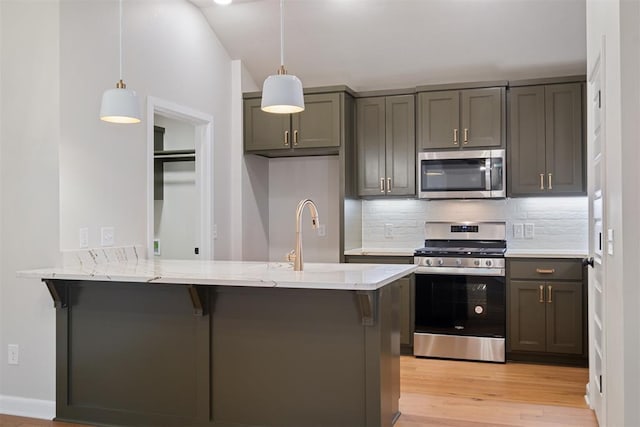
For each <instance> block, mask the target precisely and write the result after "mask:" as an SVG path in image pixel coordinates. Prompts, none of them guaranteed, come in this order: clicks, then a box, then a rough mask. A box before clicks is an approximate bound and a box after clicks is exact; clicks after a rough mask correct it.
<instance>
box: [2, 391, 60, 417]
mask: <svg viewBox="0 0 640 427" xmlns="http://www.w3.org/2000/svg"><path fill="white" fill-rule="evenodd" d="M0 414H5V415H14V416H17V417H28V418H39V419H42V420H52V419H54V418H55V416H56V402H55V401H54V400H40V399H27V398H25V397H16V396H5V395H1V394H0Z"/></svg>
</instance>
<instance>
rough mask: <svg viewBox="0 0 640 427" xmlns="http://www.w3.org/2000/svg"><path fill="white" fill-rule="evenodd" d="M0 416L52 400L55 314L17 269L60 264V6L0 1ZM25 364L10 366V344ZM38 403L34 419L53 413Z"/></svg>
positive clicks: (36, 284) (38, 287) (37, 286)
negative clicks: (26, 403)
mask: <svg viewBox="0 0 640 427" xmlns="http://www.w3.org/2000/svg"><path fill="white" fill-rule="evenodd" d="M0 11H1V21H0V39H1V44H0V57H1V58H2V61H1V62H0V75H1V77H2V78H1V80H0V91H1V93H2V96H1V97H0V106H1V107H0V109H1V119H0V122H2V128H1V130H0V195H1V199H0V204H1V205H2V213H1V218H0V235H1V237H2V239H1V240H0V251H1V253H2V256H1V257H0V271H1V277H0V293H1V299H0V326H1V329H0V338H1V339H0V378H1V381H0V412H12V411H13V410H14V409H15V408H16V407H17V406H18V405H16V403H18V404H22V403H24V402H22V401H21V400H20V398H24V397H26V398H31V399H45V400H47V401H50V400H51V399H53V397H54V388H55V382H54V379H55V377H54V372H55V354H54V331H55V327H54V325H55V311H54V309H53V308H52V305H53V304H52V301H51V298H50V296H49V294H48V292H47V290H46V287H45V286H44V285H43V284H42V283H41V282H40V281H38V280H26V279H17V278H16V277H15V276H16V274H15V272H16V270H20V269H28V268H35V267H41V266H46V265H55V264H56V262H57V260H58V253H59V252H58V248H59V238H58V223H59V219H58V210H59V202H58V145H59V142H60V122H59V102H60V92H59V85H58V82H59V78H60V73H59V40H60V38H59V6H58V3H57V2H54V1H42V2H24V1H1V2H0ZM9 343H11V344H18V345H19V346H20V364H19V365H11V366H9V365H7V359H6V357H7V344H9ZM32 403H34V404H33V405H32V406H31V407H30V410H31V411H33V412H31V413H32V414H36V415H37V414H42V411H44V413H47V412H51V411H52V409H53V407H52V405H51V404H50V402H45V404H44V405H40V404H38V401H32Z"/></svg>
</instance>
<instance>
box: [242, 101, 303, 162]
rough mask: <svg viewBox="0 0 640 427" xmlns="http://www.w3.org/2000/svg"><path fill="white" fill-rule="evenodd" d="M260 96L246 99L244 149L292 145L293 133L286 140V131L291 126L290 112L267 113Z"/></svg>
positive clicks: (256, 149) (287, 146) (282, 147)
mask: <svg viewBox="0 0 640 427" xmlns="http://www.w3.org/2000/svg"><path fill="white" fill-rule="evenodd" d="M261 102H262V100H261V99H260V98H254V99H246V100H245V101H244V150H245V151H248V152H251V151H260V150H277V149H289V148H290V147H291V141H292V139H291V137H292V136H291V135H289V139H288V140H286V135H285V133H286V132H289V130H290V127H291V116H290V115H289V114H274V113H265V112H264V111H262V110H261V109H260V104H261Z"/></svg>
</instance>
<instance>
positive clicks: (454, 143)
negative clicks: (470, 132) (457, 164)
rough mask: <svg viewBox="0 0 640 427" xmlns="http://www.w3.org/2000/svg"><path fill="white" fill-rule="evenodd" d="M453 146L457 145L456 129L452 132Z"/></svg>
mask: <svg viewBox="0 0 640 427" xmlns="http://www.w3.org/2000/svg"><path fill="white" fill-rule="evenodd" d="M453 145H458V129H454V130H453Z"/></svg>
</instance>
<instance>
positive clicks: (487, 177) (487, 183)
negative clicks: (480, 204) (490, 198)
mask: <svg viewBox="0 0 640 427" xmlns="http://www.w3.org/2000/svg"><path fill="white" fill-rule="evenodd" d="M484 188H485V190H487V191H491V157H487V158H486V159H484Z"/></svg>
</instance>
